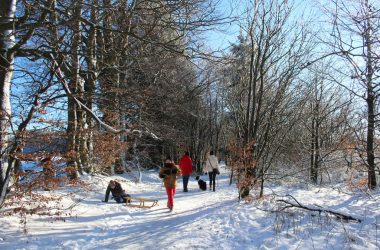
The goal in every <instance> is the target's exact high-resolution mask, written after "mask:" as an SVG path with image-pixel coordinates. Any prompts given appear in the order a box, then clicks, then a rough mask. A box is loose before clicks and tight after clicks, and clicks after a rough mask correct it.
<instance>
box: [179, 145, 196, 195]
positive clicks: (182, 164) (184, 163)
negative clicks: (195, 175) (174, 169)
mask: <svg viewBox="0 0 380 250" xmlns="http://www.w3.org/2000/svg"><path fill="white" fill-rule="evenodd" d="M179 168H180V169H181V173H182V182H183V192H188V190H187V185H188V183H189V178H190V175H191V173H192V172H193V161H192V160H191V157H190V155H189V152H185V154H184V155H183V156H182V157H181V159H180V160H179Z"/></svg>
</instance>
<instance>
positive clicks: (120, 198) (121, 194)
mask: <svg viewBox="0 0 380 250" xmlns="http://www.w3.org/2000/svg"><path fill="white" fill-rule="evenodd" d="M110 192H111V193H112V197H113V198H114V199H115V201H116V202H117V203H122V202H124V203H125V202H126V201H127V197H131V196H130V195H129V194H126V193H125V191H124V190H123V188H122V187H121V185H120V183H119V182H117V181H114V180H110V183H109V184H108V187H107V190H106V197H105V199H104V202H108V197H109V195H110Z"/></svg>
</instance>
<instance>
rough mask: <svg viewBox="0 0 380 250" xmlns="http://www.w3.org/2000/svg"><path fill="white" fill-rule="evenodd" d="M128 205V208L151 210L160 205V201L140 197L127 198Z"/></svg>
mask: <svg viewBox="0 0 380 250" xmlns="http://www.w3.org/2000/svg"><path fill="white" fill-rule="evenodd" d="M126 199H127V200H126V205H127V206H128V207H139V208H151V207H154V206H156V205H157V204H158V200H154V199H147V198H139V197H126Z"/></svg>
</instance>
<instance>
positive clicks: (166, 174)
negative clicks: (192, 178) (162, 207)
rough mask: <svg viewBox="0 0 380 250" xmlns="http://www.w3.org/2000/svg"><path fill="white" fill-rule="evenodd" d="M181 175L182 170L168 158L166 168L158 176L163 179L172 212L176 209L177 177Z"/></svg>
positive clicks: (168, 204) (165, 163)
mask: <svg viewBox="0 0 380 250" xmlns="http://www.w3.org/2000/svg"><path fill="white" fill-rule="evenodd" d="M180 175H181V170H180V169H179V167H178V166H176V165H174V163H173V161H172V160H171V159H170V157H167V158H166V160H165V162H164V166H163V167H162V168H161V169H160V173H159V174H158V176H159V177H160V178H162V179H163V181H164V186H165V189H166V194H167V195H168V203H167V206H168V208H169V210H170V211H172V210H173V207H174V195H175V191H176V185H177V177H178V176H180Z"/></svg>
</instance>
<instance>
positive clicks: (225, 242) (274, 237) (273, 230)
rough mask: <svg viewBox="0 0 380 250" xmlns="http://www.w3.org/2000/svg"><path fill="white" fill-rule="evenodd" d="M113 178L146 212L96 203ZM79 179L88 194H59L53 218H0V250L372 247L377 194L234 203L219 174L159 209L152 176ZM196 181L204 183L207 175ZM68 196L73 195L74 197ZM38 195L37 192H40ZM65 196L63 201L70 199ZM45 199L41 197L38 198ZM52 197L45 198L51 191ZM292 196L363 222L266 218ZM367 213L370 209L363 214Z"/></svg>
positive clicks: (300, 214)
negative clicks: (149, 203)
mask: <svg viewBox="0 0 380 250" xmlns="http://www.w3.org/2000/svg"><path fill="white" fill-rule="evenodd" d="M111 179H116V180H118V181H119V182H120V183H121V185H122V187H123V188H124V189H125V190H126V192H127V193H128V194H130V195H132V196H135V197H144V198H152V199H158V202H159V203H158V205H157V206H154V207H152V208H137V207H128V206H126V205H124V204H117V203H115V201H113V200H111V201H109V202H108V203H105V202H102V200H104V193H105V190H106V187H107V184H108V182H109V180H111ZM136 179H137V178H136V177H135V175H133V174H125V175H120V176H113V177H104V176H91V177H90V176H87V177H84V178H83V180H84V181H85V182H86V183H89V190H88V191H81V192H79V191H78V190H76V191H75V190H70V188H64V189H62V190H59V191H54V194H56V195H59V194H61V195H64V198H63V199H62V201H61V203H60V206H62V207H63V208H67V207H70V205H72V204H73V202H74V203H75V201H78V200H80V202H79V203H78V204H76V205H75V206H74V207H73V208H72V210H64V211H67V212H64V213H62V214H60V215H59V216H38V215H32V216H30V215H29V216H27V217H26V223H20V219H23V218H20V216H17V215H13V216H2V217H1V218H0V249H147V250H148V249H348V248H351V249H378V247H379V246H380V243H379V242H378V240H377V236H378V235H380V233H379V232H378V231H377V230H378V223H379V221H378V219H379V218H380V215H379V214H380V211H379V195H378V193H374V194H372V197H373V198H372V199H369V198H368V197H366V196H364V195H363V194H352V195H349V194H345V193H342V192H339V191H338V190H337V189H332V188H322V187H318V188H317V187H312V188H305V189H302V188H300V186H297V185H296V186H294V187H292V186H272V187H267V188H266V196H265V197H264V199H261V200H255V201H253V202H252V203H246V202H239V201H238V199H237V190H236V186H235V184H232V185H229V176H228V172H227V170H225V169H224V168H222V173H221V175H220V176H218V180H217V187H216V192H212V191H209V190H207V191H200V190H199V188H198V185H197V182H196V181H195V179H194V178H193V177H191V179H190V182H189V192H187V193H184V192H182V180H181V178H180V179H179V180H178V185H177V192H176V195H175V202H174V210H173V212H169V210H168V208H166V192H165V188H164V187H163V186H162V183H161V180H160V179H159V178H158V173H157V171H148V172H144V173H143V179H142V180H143V181H142V183H136V181H135V180H136ZM202 179H204V180H205V181H208V177H207V176H205V175H204V176H202ZM74 191H75V192H74ZM41 192H43V191H41ZM70 192H72V193H71V195H67V194H70ZM45 193H46V194H48V192H45ZM51 193H53V192H51ZM289 193H290V194H292V195H293V196H294V197H296V198H297V199H298V200H299V201H301V202H303V203H306V204H318V205H320V206H324V207H329V208H330V209H335V210H337V211H340V212H345V213H347V214H351V215H353V216H356V217H358V218H361V219H363V222H362V223H347V222H341V221H338V220H336V219H334V218H332V217H331V216H326V215H319V216H318V215H315V214H311V213H308V212H305V211H301V210H292V211H291V212H289V213H273V212H268V211H271V210H274V209H275V208H276V206H275V204H276V202H275V201H274V199H275V198H274V194H276V195H277V196H283V195H286V194H289ZM369 211H372V212H371V213H370V212H369Z"/></svg>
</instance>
